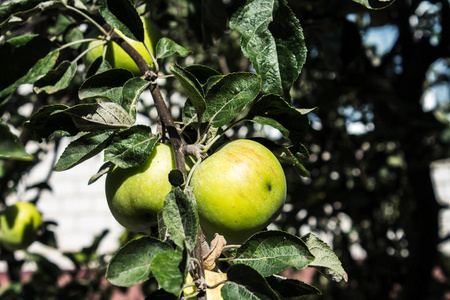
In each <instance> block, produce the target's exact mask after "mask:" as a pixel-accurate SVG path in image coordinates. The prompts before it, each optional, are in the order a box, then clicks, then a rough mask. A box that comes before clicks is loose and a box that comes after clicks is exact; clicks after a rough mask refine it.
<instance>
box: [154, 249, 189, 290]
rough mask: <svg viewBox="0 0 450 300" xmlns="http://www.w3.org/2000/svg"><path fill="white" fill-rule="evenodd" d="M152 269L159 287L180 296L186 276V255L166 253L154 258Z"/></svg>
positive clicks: (173, 252) (172, 252)
mask: <svg viewBox="0 0 450 300" xmlns="http://www.w3.org/2000/svg"><path fill="white" fill-rule="evenodd" d="M150 268H151V270H152V273H153V276H154V277H155V278H156V280H157V281H158V283H159V285H160V286H161V287H162V288H163V289H164V290H166V291H167V292H169V293H172V294H175V295H178V294H179V293H180V292H181V290H182V288H183V284H184V278H185V274H186V255H185V253H182V252H176V251H173V250H171V251H165V252H162V253H159V254H157V255H156V256H155V258H153V260H152V262H151V264H150Z"/></svg>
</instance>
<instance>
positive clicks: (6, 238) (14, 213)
mask: <svg viewBox="0 0 450 300" xmlns="http://www.w3.org/2000/svg"><path fill="white" fill-rule="evenodd" d="M41 224H42V218H41V214H40V213H39V211H38V210H37V209H36V206H34V204H32V203H30V202H17V203H15V204H13V205H11V206H8V207H7V208H6V209H5V210H4V211H3V212H2V213H1V214H0V242H1V243H2V245H3V246H4V247H5V248H6V249H8V250H10V251H14V250H19V249H25V248H27V247H28V246H29V245H30V244H31V243H32V242H34V241H35V240H36V237H37V231H38V229H39V227H40V226H41Z"/></svg>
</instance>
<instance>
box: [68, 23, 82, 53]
mask: <svg viewBox="0 0 450 300" xmlns="http://www.w3.org/2000/svg"><path fill="white" fill-rule="evenodd" d="M83 38H84V36H83V32H81V30H80V29H79V28H78V26H72V27H71V28H69V29H68V30H67V32H66V34H65V35H64V41H65V42H66V43H72V42H76V41H79V40H82V39H83ZM81 45H82V43H78V44H72V45H71V46H70V48H72V49H78V48H80V46H81Z"/></svg>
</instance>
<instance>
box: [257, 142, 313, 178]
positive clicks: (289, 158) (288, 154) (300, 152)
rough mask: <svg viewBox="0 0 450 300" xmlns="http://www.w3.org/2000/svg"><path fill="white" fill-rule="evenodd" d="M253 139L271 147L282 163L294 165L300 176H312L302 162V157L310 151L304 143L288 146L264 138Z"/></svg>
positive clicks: (304, 157)
mask: <svg viewBox="0 0 450 300" xmlns="http://www.w3.org/2000/svg"><path fill="white" fill-rule="evenodd" d="M253 140H255V141H257V142H259V143H260V144H263V145H264V146H266V147H267V148H269V150H270V151H272V152H273V154H275V156H276V157H277V158H278V160H279V161H280V162H281V163H283V164H288V165H291V166H293V167H294V169H295V171H296V172H297V173H298V174H299V175H300V176H303V177H308V178H309V177H310V174H309V171H308V170H307V169H306V168H305V166H304V165H303V164H302V163H301V162H300V160H301V159H306V158H308V157H309V152H308V150H307V149H306V147H305V146H304V145H303V144H296V145H295V146H291V147H287V146H283V145H278V144H276V143H274V142H272V141H270V140H267V139H264V138H254V139H253Z"/></svg>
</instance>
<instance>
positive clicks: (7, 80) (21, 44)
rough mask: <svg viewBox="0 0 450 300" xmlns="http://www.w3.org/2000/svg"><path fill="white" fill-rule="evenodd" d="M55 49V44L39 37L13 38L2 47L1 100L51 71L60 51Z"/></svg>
mask: <svg viewBox="0 0 450 300" xmlns="http://www.w3.org/2000/svg"><path fill="white" fill-rule="evenodd" d="M55 48H56V46H55V44H53V43H52V42H50V41H49V40H47V39H46V38H43V37H41V36H39V35H23V36H19V37H15V38H11V39H9V40H7V41H6V42H5V43H4V44H3V45H1V47H0V66H2V70H1V72H0V98H2V97H5V96H7V95H8V94H10V93H12V92H13V91H15V89H16V88H17V87H18V86H19V85H21V84H25V83H34V82H35V81H36V80H38V79H39V78H40V77H41V76H43V75H45V74H46V73H47V72H48V71H50V70H51V69H52V68H53V66H54V65H55V63H56V60H57V58H58V55H59V51H52V50H54V49H55Z"/></svg>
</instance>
